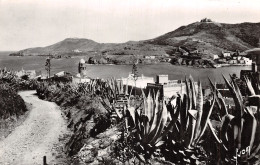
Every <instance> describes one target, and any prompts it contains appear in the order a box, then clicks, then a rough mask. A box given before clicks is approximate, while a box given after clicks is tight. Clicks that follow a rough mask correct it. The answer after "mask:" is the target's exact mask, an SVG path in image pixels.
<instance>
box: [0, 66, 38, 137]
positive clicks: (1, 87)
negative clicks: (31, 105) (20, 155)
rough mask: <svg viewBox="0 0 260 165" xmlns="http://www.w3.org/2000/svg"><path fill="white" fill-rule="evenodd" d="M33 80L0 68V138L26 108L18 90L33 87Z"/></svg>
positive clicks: (7, 132)
mask: <svg viewBox="0 0 260 165" xmlns="http://www.w3.org/2000/svg"><path fill="white" fill-rule="evenodd" d="M33 84H35V83H34V82H33V81H27V80H21V79H18V77H17V76H16V75H15V73H14V72H12V71H10V70H6V69H0V132H1V136H0V139H1V138H3V137H5V136H7V135H8V134H9V133H10V129H12V128H13V127H14V126H15V125H16V124H17V122H18V120H19V119H20V117H21V116H23V115H24V114H25V112H26V111H27V110H28V109H27V107H26V104H25V102H24V101H23V99H22V98H21V96H20V95H18V93H17V92H18V90H23V89H30V88H33Z"/></svg>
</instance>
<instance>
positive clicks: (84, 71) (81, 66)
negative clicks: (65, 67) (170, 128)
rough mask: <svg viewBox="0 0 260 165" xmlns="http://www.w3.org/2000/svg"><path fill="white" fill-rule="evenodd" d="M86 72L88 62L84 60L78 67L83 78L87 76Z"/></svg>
mask: <svg viewBox="0 0 260 165" xmlns="http://www.w3.org/2000/svg"><path fill="white" fill-rule="evenodd" d="M86 70H87V67H86V62H85V60H84V59H81V60H80V61H79V66H78V71H79V74H80V75H81V76H84V75H86Z"/></svg>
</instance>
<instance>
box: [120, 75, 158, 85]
mask: <svg viewBox="0 0 260 165" xmlns="http://www.w3.org/2000/svg"><path fill="white" fill-rule="evenodd" d="M118 80H121V81H122V83H123V84H124V85H128V86H133V87H137V88H145V87H146V86H147V84H148V83H155V82H154V78H153V77H145V76H144V75H141V76H138V77H136V80H135V78H134V75H133V74H131V73H130V74H129V76H128V77H127V78H120V79H118Z"/></svg>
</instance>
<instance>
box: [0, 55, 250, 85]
mask: <svg viewBox="0 0 260 165" xmlns="http://www.w3.org/2000/svg"><path fill="white" fill-rule="evenodd" d="M10 53H11V52H0V68H5V67H6V68H7V69H11V70H14V71H19V70H21V69H24V70H36V71H42V72H46V71H45V61H46V57H41V56H25V57H15V56H9V54H10ZM82 58H83V57H73V58H68V59H65V58H64V59H51V74H55V73H58V72H60V71H66V72H70V73H72V74H77V73H78V63H79V60H80V59H82ZM85 60H86V59H85ZM250 69H251V66H229V67H221V68H194V67H187V66H177V65H171V64H166V63H165V64H151V65H143V64H138V65H137V70H138V74H139V75H144V76H147V77H154V78H155V77H156V75H158V74H168V75H169V79H171V80H176V79H182V80H183V79H185V76H186V77H187V76H189V75H192V77H193V78H194V80H195V81H198V80H201V82H202V84H203V85H207V84H208V82H209V81H208V77H209V78H211V79H212V80H213V81H214V82H217V83H223V82H224V81H223V78H222V75H224V76H226V77H228V76H229V75H230V74H236V75H237V76H238V77H239V76H240V71H241V70H250ZM131 71H132V65H89V66H88V68H87V75H88V76H89V77H91V78H110V77H115V78H121V77H127V76H128V75H129V73H131Z"/></svg>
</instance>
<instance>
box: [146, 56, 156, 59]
mask: <svg viewBox="0 0 260 165" xmlns="http://www.w3.org/2000/svg"><path fill="white" fill-rule="evenodd" d="M144 58H145V59H155V56H145V57H144Z"/></svg>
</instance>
